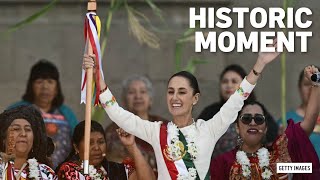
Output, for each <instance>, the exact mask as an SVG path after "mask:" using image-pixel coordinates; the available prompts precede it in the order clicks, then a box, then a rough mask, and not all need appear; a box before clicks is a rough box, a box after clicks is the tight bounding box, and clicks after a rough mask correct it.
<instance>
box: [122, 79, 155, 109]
mask: <svg viewBox="0 0 320 180" xmlns="http://www.w3.org/2000/svg"><path fill="white" fill-rule="evenodd" d="M125 103H126V105H127V109H128V110H129V111H130V112H133V113H134V114H139V113H147V112H148V111H149V108H150V107H151V97H150V95H149V93H148V89H147V87H146V84H145V83H144V82H143V81H140V80H135V81H132V82H131V83H130V85H129V87H128V90H127V93H126V95H125Z"/></svg>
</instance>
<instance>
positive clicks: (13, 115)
mask: <svg viewBox="0 0 320 180" xmlns="http://www.w3.org/2000/svg"><path fill="white" fill-rule="evenodd" d="M15 119H25V120H27V121H28V122H29V123H30V125H31V128H32V132H33V138H34V139H33V145H32V149H31V152H29V155H28V158H36V159H37V160H38V161H39V162H40V163H43V164H47V165H48V164H49V161H48V159H47V145H48V144H47V135H46V131H45V125H44V121H43V119H42V116H41V113H40V112H39V111H38V110H37V109H36V108H35V107H34V106H32V105H29V106H18V107H16V108H13V109H9V110H5V111H4V112H2V113H1V114H0V124H1V126H0V139H1V140H0V151H1V152H5V151H6V138H7V134H8V128H9V126H10V125H11V123H12V122H13V121H14V120H15Z"/></svg>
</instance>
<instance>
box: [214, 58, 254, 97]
mask: <svg viewBox="0 0 320 180" xmlns="http://www.w3.org/2000/svg"><path fill="white" fill-rule="evenodd" d="M246 75H247V73H246V71H245V70H244V69H243V68H242V67H241V66H239V65H237V64H231V65H229V66H227V67H226V68H225V69H224V70H223V71H222V72H221V74H220V98H221V100H222V101H227V100H228V99H229V97H230V96H231V95H232V94H233V93H234V92H235V91H236V90H237V88H238V87H239V85H240V83H241V82H242V80H243V79H244V78H245V77H246ZM250 98H251V99H252V98H253V99H255V97H254V94H253V93H251V95H250Z"/></svg>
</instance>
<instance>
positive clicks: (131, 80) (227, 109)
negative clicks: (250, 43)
mask: <svg viewBox="0 0 320 180" xmlns="http://www.w3.org/2000/svg"><path fill="white" fill-rule="evenodd" d="M278 55H279V53H277V52H275V53H259V56H258V58H257V60H256V63H255V65H254V66H253V67H252V69H251V70H250V72H249V73H246V72H245V71H244V69H243V68H242V67H241V66H239V65H229V66H227V67H226V68H225V69H224V70H223V71H222V72H221V75H220V83H219V89H220V100H218V101H217V102H214V103H212V104H211V105H209V106H208V107H206V108H205V109H204V110H203V111H202V112H201V113H200V115H199V117H198V118H197V119H194V115H193V113H192V112H193V108H194V106H195V105H196V104H198V103H199V100H200V88H199V85H198V81H197V79H196V77H195V76H194V75H193V74H191V73H189V72H187V71H181V72H178V73H175V74H173V75H172V76H171V77H170V78H169V80H168V83H167V92H166V102H167V108H168V110H169V113H170V114H171V117H170V120H167V119H165V118H163V117H161V116H159V115H154V114H151V113H150V110H151V107H152V102H153V94H154V90H153V87H152V83H151V81H150V80H149V79H148V78H147V77H145V76H141V75H132V76H130V77H128V78H127V79H125V80H124V81H123V83H122V97H121V98H120V99H121V100H120V101H121V105H122V106H123V107H121V106H120V104H118V102H117V100H116V98H115V97H114V96H113V95H112V93H111V90H110V89H111V88H112V84H108V86H107V84H106V82H104V80H103V78H102V76H103V75H102V74H100V76H101V77H98V78H97V79H96V83H99V85H100V87H101V89H102V90H101V95H100V102H101V105H102V107H103V108H104V110H105V111H106V113H107V114H108V116H109V118H110V119H111V120H112V121H113V122H112V123H111V124H110V125H109V126H108V127H107V128H106V129H104V128H103V127H102V125H101V124H100V123H98V122H97V121H94V120H92V122H91V131H90V132H91V133H90V148H89V173H88V174H84V164H83V160H84V129H85V123H84V121H79V120H78V119H77V118H76V116H75V114H74V113H73V112H72V110H71V109H70V108H69V107H68V106H66V105H65V104H64V96H63V93H62V89H61V83H60V76H59V72H58V69H57V68H56V66H55V65H54V64H52V63H51V62H49V61H47V60H40V61H39V62H37V63H36V64H35V65H34V66H33V67H32V69H31V73H30V76H29V79H28V83H27V87H26V92H25V94H24V95H23V96H22V100H21V101H19V102H17V103H14V104H12V105H10V106H9V107H8V108H7V110H5V111H3V112H2V113H1V114H0V124H1V125H0V179H5V180H25V179H67V180H78V179H79V180H95V179H101V180H108V179H110V180H126V179H128V180H153V179H160V180H169V179H173V180H196V179H197V180H198V179H205V180H208V179H214V180H215V179H218V180H220V179H221V180H224V179H237V180H239V179H266V180H270V179H307V180H313V179H317V178H318V177H319V176H320V165H319V157H320V137H319V136H320V116H319V110H320V104H319V102H320V84H319V83H316V82H313V81H311V75H312V74H314V73H316V72H319V68H317V67H315V66H313V65H310V66H307V67H305V68H304V70H303V71H302V72H301V74H300V76H299V81H298V88H299V92H300V96H301V100H302V102H301V105H300V106H299V107H298V108H297V109H296V110H292V111H289V112H288V113H287V120H288V121H287V124H286V125H284V124H283V122H284V121H283V120H278V121H275V119H274V117H273V116H272V115H271V113H270V112H269V111H268V110H267V108H266V107H265V106H264V105H263V103H261V102H259V101H258V100H257V97H256V95H255V94H254V93H253V89H254V87H255V85H256V83H257V81H258V79H259V77H260V76H261V73H262V71H263V69H264V68H265V66H267V65H268V64H269V63H271V62H272V61H274V60H275V59H277V56H278ZM94 64H95V56H94V55H87V54H86V55H84V58H83V68H85V69H87V68H93V67H94ZM94 77H96V76H94ZM109 85H110V88H109ZM289 162H309V163H310V162H311V163H312V172H313V173H311V174H307V173H302V174H283V173H282V174H281V173H278V172H277V170H276V168H277V163H289Z"/></svg>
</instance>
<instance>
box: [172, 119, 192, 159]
mask: <svg viewBox="0 0 320 180" xmlns="http://www.w3.org/2000/svg"><path fill="white" fill-rule="evenodd" d="M168 137H169V138H170V139H171V142H170V144H168V154H169V157H170V158H171V159H172V160H178V159H181V158H182V157H183V154H184V147H183V144H182V142H181V141H180V140H179V129H178V127H177V126H176V125H175V124H173V122H169V123H168ZM185 137H186V140H187V143H188V144H187V147H188V153H189V154H190V156H191V159H192V160H193V159H196V158H197V154H198V147H197V146H196V145H195V138H196V127H195V124H194V123H193V124H192V127H191V129H190V131H189V132H188V134H187V135H186V136H185ZM181 145H182V146H181Z"/></svg>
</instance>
